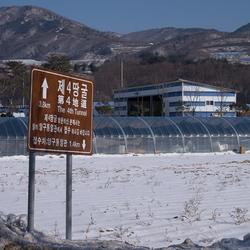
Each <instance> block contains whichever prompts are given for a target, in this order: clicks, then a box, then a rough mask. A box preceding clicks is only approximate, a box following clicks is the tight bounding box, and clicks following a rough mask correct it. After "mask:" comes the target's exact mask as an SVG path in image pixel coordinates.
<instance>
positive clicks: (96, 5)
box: [0, 0, 250, 34]
mask: <svg viewBox="0 0 250 250" xmlns="http://www.w3.org/2000/svg"><path fill="white" fill-rule="evenodd" d="M13 5H17V6H24V5H34V6H39V7H43V8H46V9H48V10H51V11H53V12H55V13H57V14H59V15H62V16H64V17H67V18H69V19H72V20H75V21H78V22H80V23H82V24H85V25H87V26H89V27H90V28H94V29H98V30H100V31H111V32H116V33H120V34H127V33H130V32H134V31H140V30H146V29H154V28H162V27H175V28H206V29H217V30H220V31H228V32H232V31H235V30H236V29H238V28H240V27H241V26H243V25H246V24H248V23H250V0H71V1H70V0H39V1H38V0H0V7H2V6H13Z"/></svg>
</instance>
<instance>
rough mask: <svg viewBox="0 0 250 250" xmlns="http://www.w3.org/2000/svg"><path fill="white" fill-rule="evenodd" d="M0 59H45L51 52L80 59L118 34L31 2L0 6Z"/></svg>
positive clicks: (98, 48) (112, 39)
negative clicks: (39, 6) (32, 4)
mask: <svg viewBox="0 0 250 250" xmlns="http://www.w3.org/2000/svg"><path fill="white" fill-rule="evenodd" d="M0 33H1V42H0V45H1V51H2V53H1V59H9V58H13V57H14V58H32V59H39V60H43V59H45V58H44V56H46V55H47V54H48V53H50V52H54V53H65V54H68V55H70V56H72V58H73V59H80V58H82V57H83V55H84V54H86V52H87V51H92V52H94V53H95V52H96V50H100V49H101V48H103V46H105V44H107V43H109V42H112V41H115V40H116V38H117V36H116V35H115V34H111V33H108V32H107V33H105V32H100V31H98V30H95V29H92V28H89V27H87V26H86V25H84V24H81V23H78V22H75V21H72V20H69V19H67V18H64V17H62V16H59V15H57V14H55V13H53V12H51V11H48V10H46V9H43V8H38V7H34V6H24V7H16V6H13V7H2V8H0Z"/></svg>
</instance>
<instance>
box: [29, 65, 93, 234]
mask: <svg viewBox="0 0 250 250" xmlns="http://www.w3.org/2000/svg"><path fill="white" fill-rule="evenodd" d="M30 79H31V80H30V105H29V121H28V136H27V137H28V138H27V150H28V151H29V152H30V162H29V165H30V166H29V199H28V230H29V231H32V230H33V229H34V182H33V181H34V180H35V155H34V153H35V152H43V153H57V154H58V153H59V154H67V159H66V161H67V162H66V167H67V171H66V173H67V176H66V183H67V187H66V238H67V239H71V237H72V236H71V235H72V233H71V232H72V229H71V227H72V154H80V155H92V142H93V138H92V137H93V92H94V82H93V81H92V80H89V79H85V78H82V77H78V76H72V75H69V74H64V73H60V72H55V71H52V70H47V69H42V68H39V67H33V66H32V67H31V71H30Z"/></svg>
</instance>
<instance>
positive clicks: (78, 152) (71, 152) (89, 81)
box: [27, 66, 94, 155]
mask: <svg viewBox="0 0 250 250" xmlns="http://www.w3.org/2000/svg"><path fill="white" fill-rule="evenodd" d="M35 71H39V72H43V73H45V74H50V75H56V76H62V77H66V78H68V79H75V80H77V79H78V80H80V81H86V82H88V83H89V84H91V96H90V98H91V100H89V101H90V102H91V108H90V114H88V119H90V120H89V122H90V124H91V125H90V128H89V129H90V135H89V140H88V143H89V144H90V145H89V148H90V150H89V151H88V152H86V151H77V150H76V151H74V150H61V149H60V150H58V149H51V148H35V147H31V145H30V144H31V143H30V142H31V139H32V138H31V134H32V133H31V122H32V110H33V108H34V107H33V106H32V100H33V91H34V89H33V87H34V86H33V85H34V79H33V72H35ZM93 95H94V82H93V80H90V79H86V78H83V77H79V76H74V75H70V74H65V73H62V72H57V71H53V70H48V69H44V68H40V67H36V66H31V68H30V102H29V103H30V105H29V117H28V135H27V151H29V152H41V153H55V154H78V155H92V150H93ZM35 108H36V107H35ZM89 116H90V117H89Z"/></svg>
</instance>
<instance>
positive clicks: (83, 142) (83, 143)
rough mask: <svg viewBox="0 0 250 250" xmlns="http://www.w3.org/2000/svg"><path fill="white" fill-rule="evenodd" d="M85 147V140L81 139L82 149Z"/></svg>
mask: <svg viewBox="0 0 250 250" xmlns="http://www.w3.org/2000/svg"><path fill="white" fill-rule="evenodd" d="M85 148H86V143H85V140H82V149H83V150H84V149H85Z"/></svg>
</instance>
